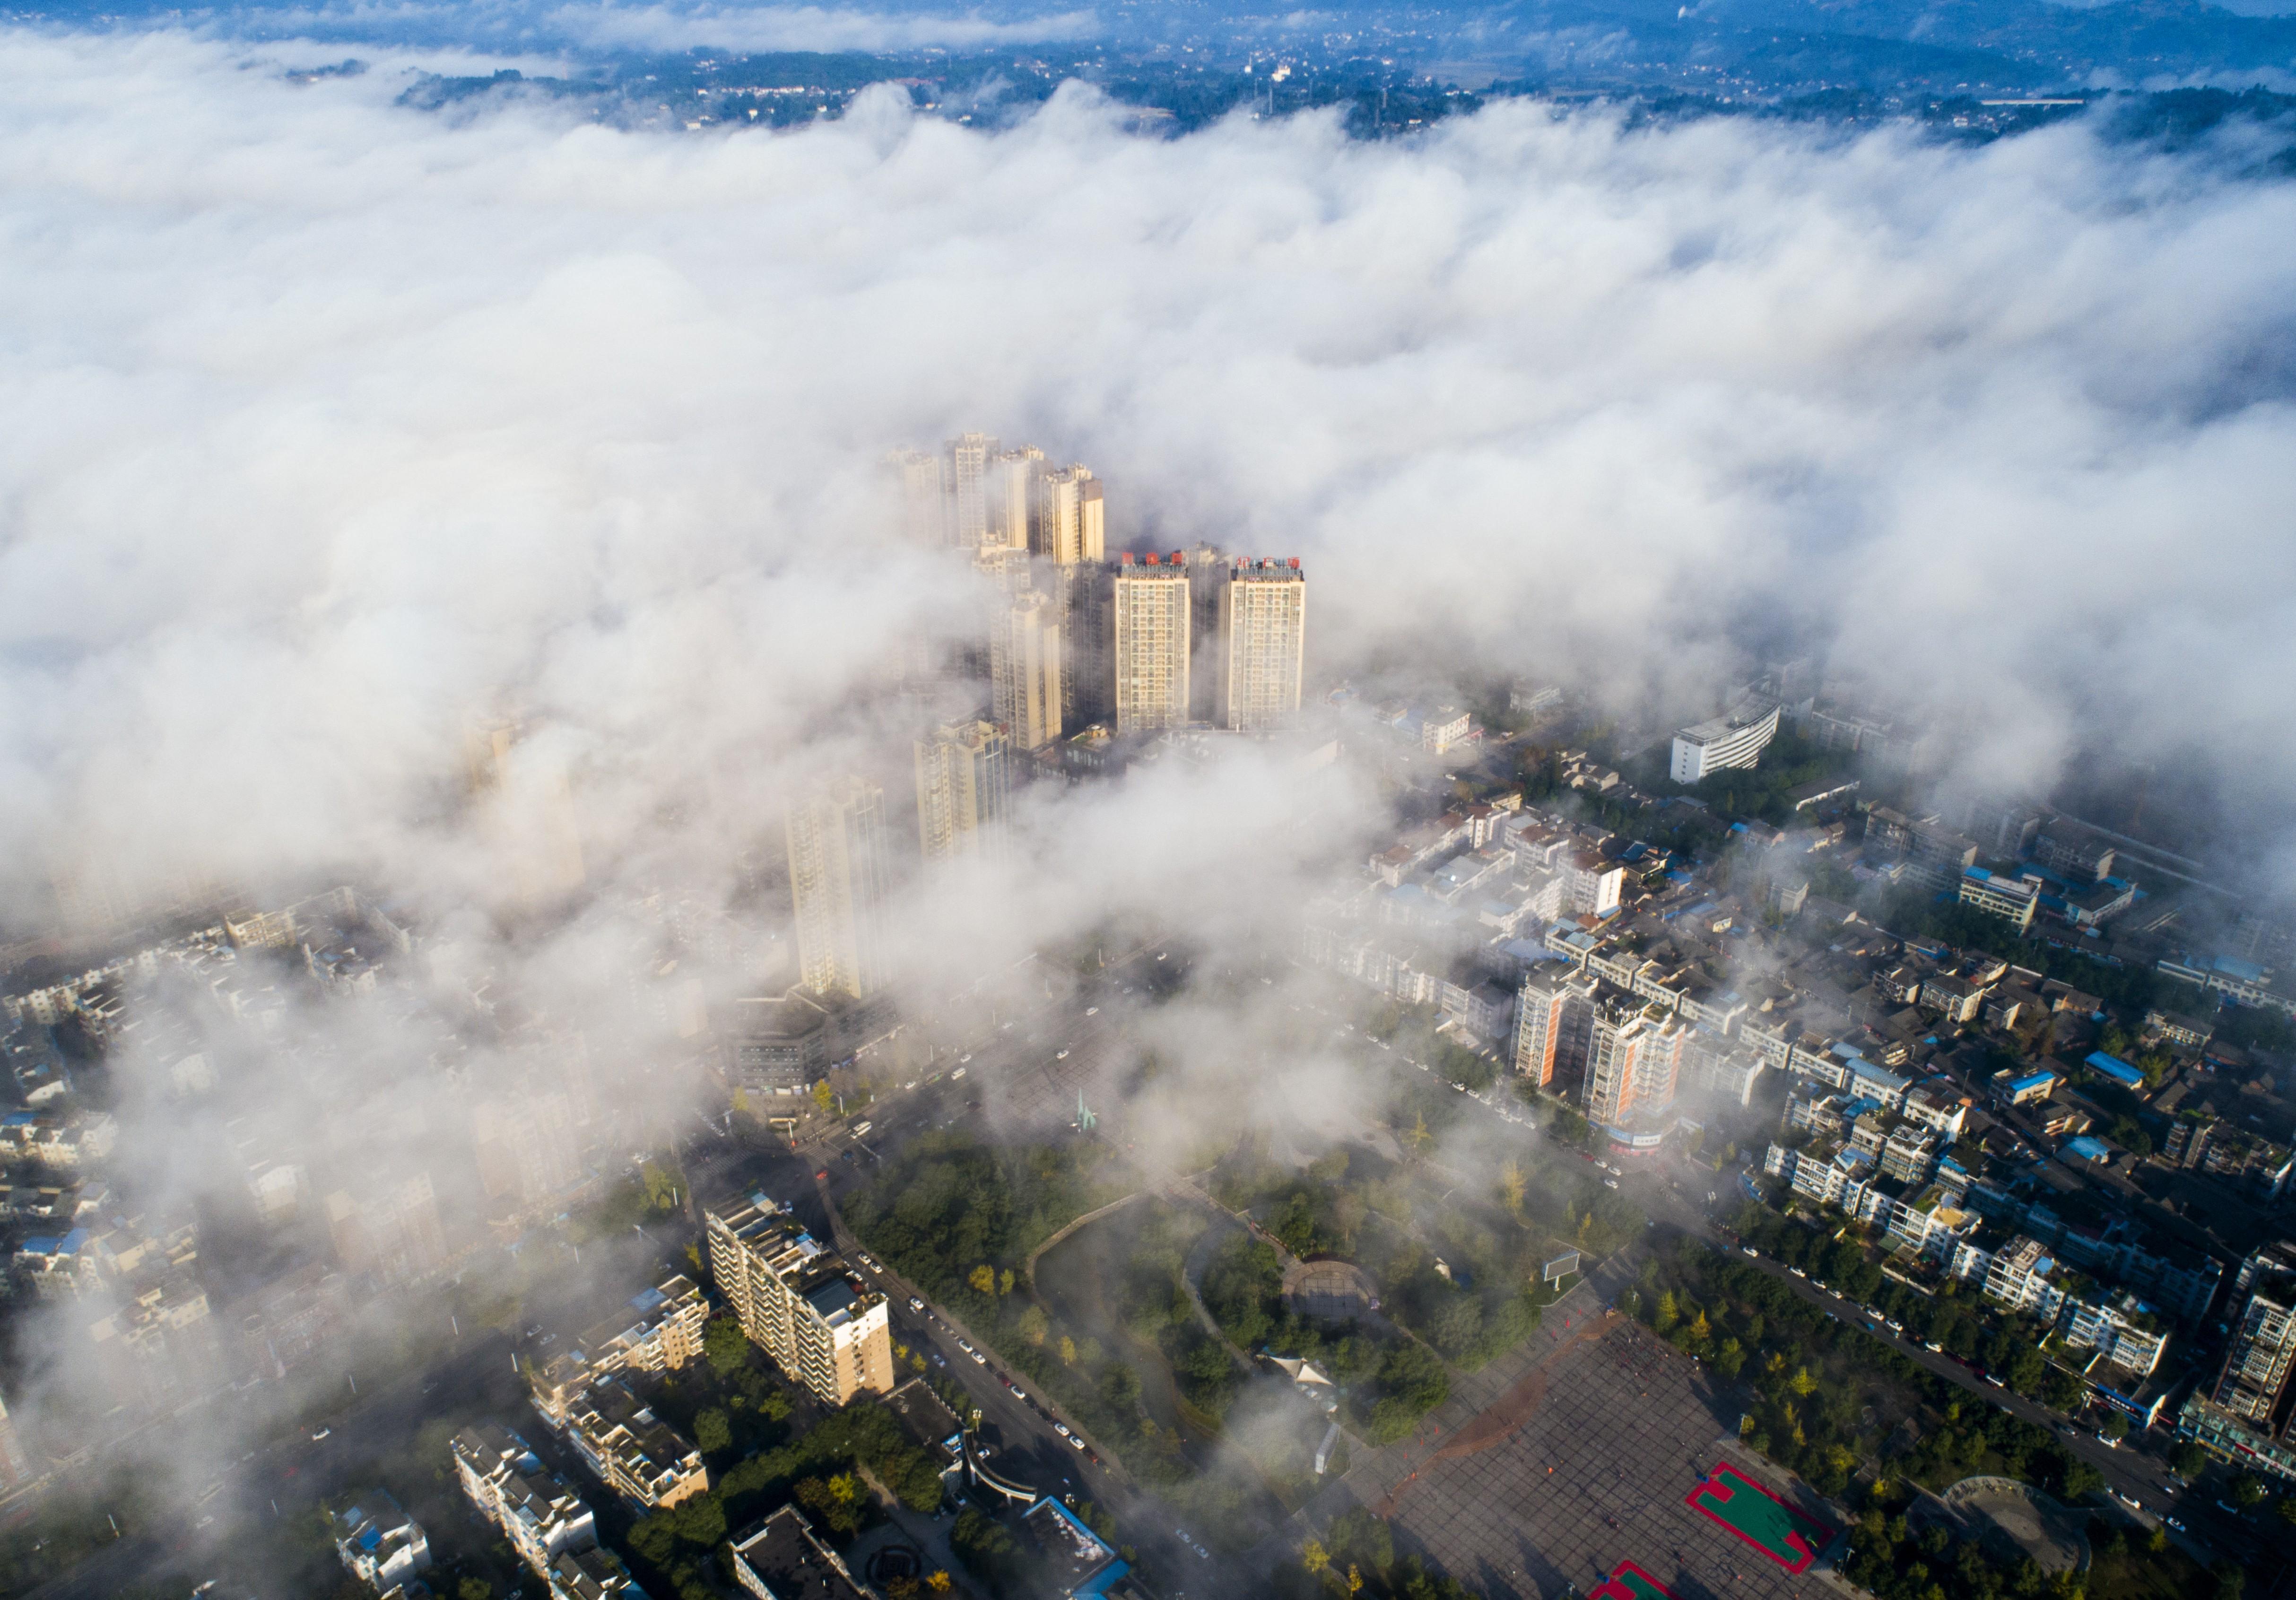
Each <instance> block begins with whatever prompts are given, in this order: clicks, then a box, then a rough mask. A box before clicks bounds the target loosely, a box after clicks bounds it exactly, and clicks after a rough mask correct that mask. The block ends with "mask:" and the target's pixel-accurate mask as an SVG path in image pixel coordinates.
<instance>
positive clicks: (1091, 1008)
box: [1084, 1005, 1100, 1017]
mask: <svg viewBox="0 0 2296 1600" xmlns="http://www.w3.org/2000/svg"><path fill="white" fill-rule="evenodd" d="M1084 1014H1085V1015H1087V1016H1088V1017H1096V1016H1098V1015H1099V1014H1100V1007H1099V1006H1097V1005H1087V1006H1086V1007H1085V1008H1084Z"/></svg>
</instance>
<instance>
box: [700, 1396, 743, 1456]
mask: <svg viewBox="0 0 2296 1600" xmlns="http://www.w3.org/2000/svg"><path fill="white" fill-rule="evenodd" d="M693 1442H694V1443H695V1444H697V1445H699V1446H701V1450H702V1453H703V1454H704V1455H713V1456H714V1455H716V1454H717V1452H718V1451H719V1450H724V1449H729V1448H732V1447H733V1443H734V1430H733V1429H732V1427H731V1426H729V1425H728V1424H727V1423H726V1414H725V1413H724V1412H723V1411H720V1410H719V1409H717V1407H715V1406H712V1407H709V1409H708V1410H706V1411H697V1412H695V1413H694V1414H693Z"/></svg>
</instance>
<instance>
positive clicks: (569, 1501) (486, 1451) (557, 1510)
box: [453, 1423, 598, 1579]
mask: <svg viewBox="0 0 2296 1600" xmlns="http://www.w3.org/2000/svg"><path fill="white" fill-rule="evenodd" d="M453 1449H454V1455H455V1475H456V1477H457V1478H459V1479H460V1480H461V1482H462V1485H463V1493H464V1494H465V1495H467V1496H469V1497H470V1501H471V1505H473V1506H477V1507H478V1508H479V1513H480V1515H482V1516H484V1517H485V1518H486V1519H487V1520H488V1522H492V1523H493V1524H494V1525H495V1526H496V1528H499V1529H500V1530H502V1533H503V1537H504V1538H507V1539H508V1540H509V1541H510V1544H511V1547H512V1549H514V1550H516V1551H517V1552H518V1555H519V1559H520V1560H521V1561H523V1562H525V1563H526V1564H527V1565H528V1566H529V1567H531V1568H533V1569H534V1571H535V1575H536V1576H537V1577H539V1578H543V1579H548V1577H549V1576H550V1569H551V1566H552V1563H554V1562H556V1561H557V1559H558V1558H559V1556H561V1555H564V1554H566V1553H567V1552H568V1551H570V1550H585V1549H587V1548H589V1547H591V1546H592V1545H594V1544H596V1543H597V1542H598V1531H597V1522H596V1519H595V1518H594V1516H593V1515H592V1514H591V1511H590V1507H589V1506H586V1505H585V1504H584V1503H583V1500H582V1497H580V1496H579V1495H578V1494H576V1493H575V1492H574V1491H573V1489H570V1488H569V1487H568V1486H567V1484H566V1481H565V1480H563V1479H562V1478H561V1477H559V1476H558V1475H557V1474H556V1473H553V1472H550V1471H548V1470H547V1469H545V1467H544V1466H543V1465H542V1458H541V1457H540V1456H537V1455H536V1454H535V1453H534V1452H533V1451H532V1450H531V1449H529V1448H528V1447H527V1443H526V1440H522V1439H521V1438H520V1437H519V1436H518V1435H517V1434H515V1433H513V1432H511V1431H510V1430H509V1429H507V1428H504V1427H503V1426H501V1425H500V1424H495V1423H482V1424H478V1425H476V1426H474V1427H469V1428H464V1429H463V1431H462V1432H459V1433H457V1434H455V1439H454V1444H453Z"/></svg>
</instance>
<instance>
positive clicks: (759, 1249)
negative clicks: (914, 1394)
mask: <svg viewBox="0 0 2296 1600" xmlns="http://www.w3.org/2000/svg"><path fill="white" fill-rule="evenodd" d="M705 1222H706V1224H707V1227H708V1233H709V1269H710V1272H711V1275H712V1276H715V1277H716V1278H717V1287H718V1290H719V1291H720V1292H722V1293H723V1294H724V1295H725V1296H726V1300H727V1301H730V1302H731V1303H732V1305H733V1307H734V1315H735V1316H737V1317H740V1318H741V1323H742V1332H743V1333H747V1334H749V1336H750V1339H751V1340H753V1341H754V1342H757V1343H758V1344H759V1345H760V1346H762V1347H763V1348H764V1350H765V1351H766V1353H767V1355H769V1356H771V1357H772V1358H774V1364H775V1366H779V1367H780V1368H781V1369H782V1371H783V1372H784V1373H786V1374H788V1375H789V1376H790V1377H791V1379H793V1380H795V1381H796V1382H798V1383H802V1384H804V1385H805V1386H806V1388H807V1389H808V1390H810V1391H812V1392H813V1393H814V1395H815V1396H816V1398H818V1399H820V1400H821V1401H822V1402H823V1403H824V1404H825V1405H831V1406H841V1405H843V1404H844V1403H845V1402H846V1401H848V1400H849V1399H852V1398H853V1397H854V1396H855V1395H857V1394H860V1393H864V1392H867V1393H873V1394H885V1393H889V1392H890V1391H891V1390H892V1387H893V1347H892V1336H891V1331H890V1321H889V1318H888V1317H887V1313H886V1308H885V1298H884V1296H882V1295H881V1294H878V1293H876V1292H874V1291H873V1290H870V1289H868V1288H866V1287H865V1285H863V1284H861V1282H860V1281H859V1280H858V1279H857V1278H856V1277H855V1276H854V1275H853V1273H852V1272H851V1270H850V1269H849V1268H847V1267H846V1265H845V1263H844V1262H843V1261H842V1260H840V1259H838V1257H836V1256H835V1255H834V1254H832V1253H831V1252H830V1251H826V1250H824V1248H823V1247H822V1246H821V1245H820V1244H819V1243H817V1242H816V1240H815V1239H814V1237H813V1235H811V1234H808V1232H806V1230H805V1229H804V1228H803V1227H800V1226H799V1224H798V1222H797V1219H796V1218H793V1217H791V1215H790V1214H789V1212H788V1211H786V1210H783V1209H782V1208H781V1207H779V1206H777V1205H775V1203H774V1202H773V1201H771V1200H770V1199H768V1198H767V1196H766V1195H764V1194H752V1195H750V1197H749V1199H748V1200H747V1201H746V1202H743V1203H742V1204H740V1205H736V1206H733V1207H729V1208H727V1209H726V1210H716V1209H712V1210H709V1211H708V1212H707V1213H706V1214H705Z"/></svg>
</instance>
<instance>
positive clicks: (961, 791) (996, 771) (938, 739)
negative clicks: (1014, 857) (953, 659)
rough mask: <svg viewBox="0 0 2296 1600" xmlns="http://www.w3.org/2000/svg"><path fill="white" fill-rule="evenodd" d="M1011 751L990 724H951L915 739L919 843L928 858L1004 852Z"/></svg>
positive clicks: (992, 724)
mask: <svg viewBox="0 0 2296 1600" xmlns="http://www.w3.org/2000/svg"><path fill="white" fill-rule="evenodd" d="M1009 750H1010V746H1009V744H1008V743H1007V742H1006V740H1005V735H1004V734H1003V733H1002V732H1000V731H999V730H998V729H997V727H996V725H995V724H994V723H988V722H959V723H950V724H947V725H945V726H941V727H938V728H935V729H934V730H933V731H932V732H931V734H927V735H926V736H925V737H923V738H922V739H919V740H918V741H916V769H917V842H918V848H919V849H921V850H922V853H923V856H924V858H925V859H926V860H928V861H942V860H947V859H949V858H950V857H956V856H973V855H987V856H991V857H996V856H1001V855H1002V854H1003V853H1004V849H1005V825H1006V820H1007V816H1006V814H1007V811H1008V809H1009V808H1010V805H1011V794H1012V773H1011V770H1010V756H1009Z"/></svg>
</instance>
